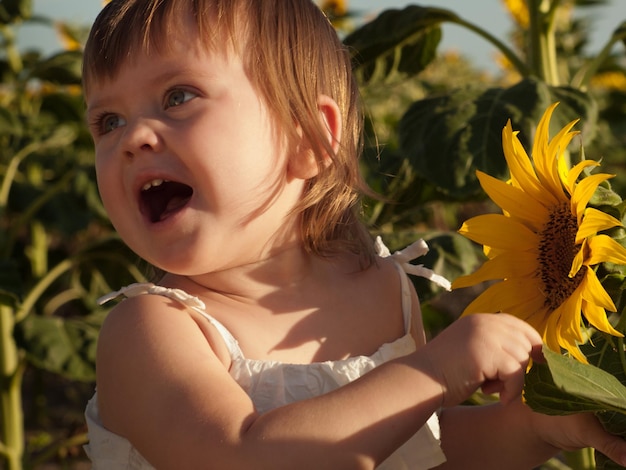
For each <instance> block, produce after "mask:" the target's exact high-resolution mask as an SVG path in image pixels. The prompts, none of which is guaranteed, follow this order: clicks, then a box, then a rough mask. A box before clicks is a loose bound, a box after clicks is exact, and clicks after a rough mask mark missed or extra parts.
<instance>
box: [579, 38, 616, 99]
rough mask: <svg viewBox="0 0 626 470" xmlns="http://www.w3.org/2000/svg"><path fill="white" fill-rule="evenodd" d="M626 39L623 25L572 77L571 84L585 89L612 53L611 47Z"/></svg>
mask: <svg viewBox="0 0 626 470" xmlns="http://www.w3.org/2000/svg"><path fill="white" fill-rule="evenodd" d="M624 40H626V28H625V27H622V28H620V29H618V30H617V31H615V33H614V34H613V36H611V38H610V39H609V40H608V41H607V43H606V44H605V45H604V47H603V48H602V50H601V51H600V52H599V53H598V55H596V56H595V57H594V58H593V60H591V61H590V62H588V63H587V64H585V65H584V66H583V67H581V68H580V70H578V72H576V75H574V78H572V82H571V85H572V87H573V88H577V89H579V90H585V89H586V88H587V86H588V85H589V81H590V80H591V78H592V77H593V76H594V75H595V74H596V72H597V71H598V69H599V68H600V66H601V65H602V63H603V62H604V61H605V60H606V58H607V57H608V56H609V54H610V53H611V49H612V48H613V46H614V45H615V43H617V42H619V41H624Z"/></svg>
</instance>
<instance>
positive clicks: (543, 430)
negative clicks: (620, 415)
mask: <svg viewBox="0 0 626 470" xmlns="http://www.w3.org/2000/svg"><path fill="white" fill-rule="evenodd" d="M530 419H531V426H532V429H533V430H534V432H535V433H536V434H537V436H538V437H540V438H541V439H542V440H543V441H544V442H546V443H547V444H549V445H551V446H554V447H555V448H558V449H563V450H576V449H583V448H586V447H593V448H594V449H596V450H598V451H599V452H602V453H603V454H604V455H606V456H607V457H608V458H609V459H611V460H613V461H614V462H616V463H619V464H620V465H623V466H626V441H625V440H624V439H623V438H621V437H619V436H614V435H612V434H609V433H608V432H607V431H605V430H604V428H603V427H602V425H601V424H600V422H599V421H598V420H597V419H596V417H595V416H593V414H591V413H583V414H575V415H570V416H547V415H543V414H540V413H532V415H531V418H530Z"/></svg>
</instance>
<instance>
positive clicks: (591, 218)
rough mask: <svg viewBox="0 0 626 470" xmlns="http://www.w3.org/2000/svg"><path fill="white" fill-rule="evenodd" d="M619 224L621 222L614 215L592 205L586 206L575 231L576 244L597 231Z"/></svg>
mask: <svg viewBox="0 0 626 470" xmlns="http://www.w3.org/2000/svg"><path fill="white" fill-rule="evenodd" d="M620 225H622V223H621V222H620V221H619V220H617V219H616V218H615V217H613V216H611V215H609V214H607V213H606V212H602V211H599V210H597V209H594V208H593V207H588V208H587V209H586V210H585V214H584V217H583V220H582V223H581V224H580V226H579V227H578V232H576V244H580V243H582V241H583V240H584V239H585V238H588V237H591V236H592V235H595V234H596V233H598V232H601V231H603V230H608V229H610V228H613V227H619V226H620Z"/></svg>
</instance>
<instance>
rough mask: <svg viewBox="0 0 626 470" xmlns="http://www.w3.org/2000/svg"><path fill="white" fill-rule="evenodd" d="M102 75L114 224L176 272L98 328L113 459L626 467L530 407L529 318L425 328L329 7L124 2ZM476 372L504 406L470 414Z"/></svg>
mask: <svg viewBox="0 0 626 470" xmlns="http://www.w3.org/2000/svg"><path fill="white" fill-rule="evenodd" d="M84 85H85V94H86V101H87V107H88V119H89V123H90V128H91V132H92V134H93V138H94V141H95V147H96V167H97V173H98V183H99V186H100V191H101V195H102V199H103V201H104V204H105V206H106V209H107V211H108V213H109V215H110V218H111V221H112V222H113V224H114V226H115V228H116V229H117V231H118V232H119V233H120V235H121V236H122V237H123V239H124V240H125V241H126V243H127V244H128V245H129V246H130V247H131V248H132V249H133V250H134V251H135V252H137V253H138V254H139V255H140V256H141V257H143V258H144V259H146V260H147V261H148V262H150V263H151V264H153V265H154V266H156V267H158V268H160V269H161V270H163V271H164V272H165V273H166V274H165V275H163V277H162V278H161V279H160V280H159V282H158V285H153V284H139V285H133V286H129V287H127V288H125V289H122V290H121V291H120V292H118V293H114V294H112V295H111V296H109V297H108V299H110V298H113V297H116V296H117V295H118V294H123V295H124V296H125V297H127V299H126V300H124V301H123V302H120V303H119V304H118V305H117V306H116V307H115V308H114V309H113V310H112V311H111V313H110V315H109V317H108V318H107V320H106V322H105V324H104V326H103V328H102V332H101V336H100V342H99V349H98V369H97V373H98V377H97V395H96V396H94V398H93V399H92V400H91V401H90V403H89V404H88V407H87V412H86V416H87V421H88V424H89V437H90V443H89V445H88V447H87V451H88V453H89V455H90V457H91V459H92V461H93V464H94V467H93V468H94V469H106V470H116V469H151V468H158V469H201V468H210V469H222V468H224V469H229V470H232V469H240V468H241V469H252V468H254V469H257V468H259V469H261V468H271V469H281V468H286V469H306V468H313V469H320V468H328V469H347V468H374V467H376V468H386V469H425V468H433V467H436V466H441V468H457V469H459V468H461V469H472V468H480V469H502V468H507V469H516V468H519V469H528V468H531V467H532V466H534V465H537V464H539V463H540V462H542V461H544V460H546V459H547V458H549V457H550V456H552V455H554V454H555V453H556V452H557V450H558V449H559V448H567V449H573V448H580V447H587V446H594V447H596V448H598V449H599V450H601V451H603V452H604V453H606V454H608V455H609V456H610V457H612V458H613V459H615V460H618V461H621V462H622V463H626V444H624V442H623V441H622V440H621V439H618V438H616V437H613V436H610V435H608V434H606V433H605V432H604V431H603V430H602V428H601V427H600V425H599V424H598V423H597V421H596V420H595V419H594V418H593V417H591V416H587V415H579V416H573V417H566V418H550V417H546V416H542V415H537V414H534V413H532V412H531V411H530V410H529V409H528V408H527V407H525V406H524V405H523V403H522V401H521V398H520V391H521V387H522V384H523V373H524V370H525V368H526V365H527V364H528V361H529V358H530V357H533V358H535V359H537V360H540V357H539V350H540V347H541V338H540V337H539V335H538V334H537V333H536V332H535V331H534V330H533V329H532V328H531V327H529V326H528V325H527V324H525V323H523V322H521V321H519V320H517V319H515V318H513V317H511V316H508V315H476V316H471V317H468V318H464V319H462V320H460V321H458V322H455V323H454V324H453V325H452V326H451V327H450V328H448V329H447V330H446V331H444V332H443V333H441V334H440V335H438V336H437V337H436V338H435V339H434V340H433V341H431V342H429V343H428V344H426V343H425V340H424V331H423V329H422V324H421V317H420V310H419V303H418V299H417V297H416V295H415V292H414V291H413V289H412V287H411V285H410V283H409V282H408V281H407V277H406V275H405V274H404V273H403V272H402V267H403V266H404V267H405V268H406V267H407V265H408V259H407V258H408V257H410V252H411V250H408V251H407V252H401V253H398V254H395V255H393V256H387V257H381V256H378V255H377V254H376V252H375V251H374V248H373V243H372V242H371V241H370V239H369V237H368V235H367V233H366V231H365V230H364V229H363V227H362V226H361V225H360V224H359V223H358V221H357V218H356V216H355V207H356V201H357V196H358V193H359V192H360V191H361V190H362V189H363V184H362V182H361V179H360V177H359V174H358V163H357V154H358V152H359V145H360V138H361V127H360V126H361V118H360V115H359V109H358V107H359V105H358V101H357V89H356V86H355V84H354V81H353V79H352V76H351V72H350V60H349V57H348V54H347V53H346V51H345V50H344V48H343V47H342V45H341V43H340V41H339V40H338V39H337V36H336V35H335V32H334V30H333V28H332V27H331V26H330V24H329V23H328V21H327V20H326V19H325V18H324V16H323V15H322V14H321V13H320V11H319V10H318V9H317V8H316V6H315V5H314V4H313V3H312V2H310V1H309V0H262V1H261V0H195V1H192V2H191V1H189V0H113V1H112V2H110V3H109V4H108V5H107V6H106V7H105V8H104V10H103V11H102V13H101V14H100V15H99V17H98V18H97V20H96V22H95V25H94V26H93V29H92V32H91V35H90V37H89V40H88V43H87V46H86V49H85V63H84ZM414 248H416V247H414ZM417 248H419V247H417ZM379 252H380V253H381V254H385V253H384V247H383V248H381V249H380V250H379ZM105 300H107V299H105ZM480 387H482V388H483V389H484V390H486V391H488V392H500V397H501V401H500V403H498V404H495V405H491V406H485V407H459V406H457V405H458V404H459V403H461V402H462V401H463V400H465V399H466V398H467V397H469V396H470V395H471V394H472V393H473V392H474V391H475V390H476V389H478V388H480Z"/></svg>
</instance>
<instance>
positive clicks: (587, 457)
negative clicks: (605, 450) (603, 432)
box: [563, 448, 596, 470]
mask: <svg viewBox="0 0 626 470" xmlns="http://www.w3.org/2000/svg"><path fill="white" fill-rule="evenodd" d="M563 456H564V457H565V463H566V464H567V465H568V466H569V467H570V468H571V469H572V470H594V469H595V468H596V463H595V458H594V450H593V449H591V448H589V449H580V450H573V451H569V452H563Z"/></svg>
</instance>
